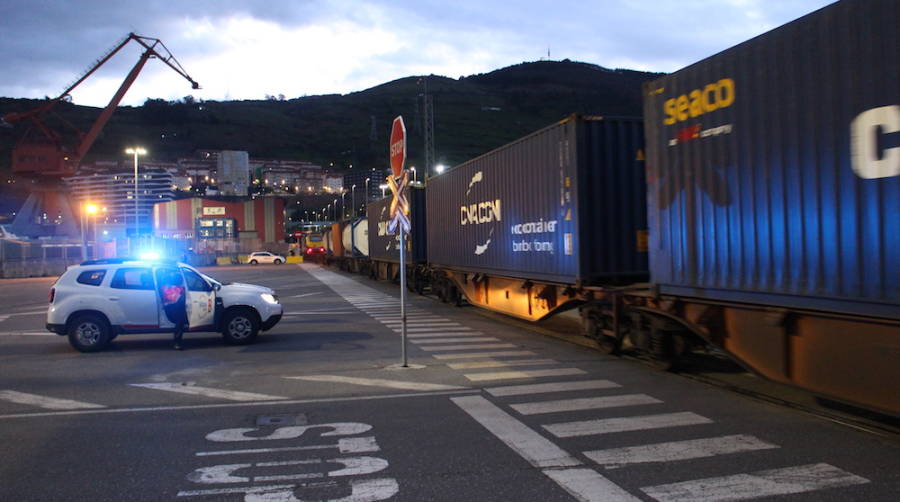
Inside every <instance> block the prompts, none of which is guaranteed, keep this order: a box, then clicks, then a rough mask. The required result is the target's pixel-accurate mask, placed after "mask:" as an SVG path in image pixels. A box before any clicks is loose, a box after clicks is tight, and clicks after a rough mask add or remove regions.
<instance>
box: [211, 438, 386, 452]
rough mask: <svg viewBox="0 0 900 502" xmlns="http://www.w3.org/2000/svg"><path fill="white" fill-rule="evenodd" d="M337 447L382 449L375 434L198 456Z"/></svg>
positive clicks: (356, 449) (353, 449) (345, 449)
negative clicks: (317, 442)
mask: <svg viewBox="0 0 900 502" xmlns="http://www.w3.org/2000/svg"><path fill="white" fill-rule="evenodd" d="M330 448H337V449H338V451H340V452H341V453H375V452H377V451H381V448H380V447H379V446H378V443H376V442H375V436H365V437H359V438H341V439H338V444H336V445H335V444H323V445H312V446H285V447H281V448H248V449H244V450H221V451H200V452H197V453H196V454H195V455H197V456H198V457H211V456H215V455H243V454H245V453H280V452H285V451H307V450H327V449H330Z"/></svg>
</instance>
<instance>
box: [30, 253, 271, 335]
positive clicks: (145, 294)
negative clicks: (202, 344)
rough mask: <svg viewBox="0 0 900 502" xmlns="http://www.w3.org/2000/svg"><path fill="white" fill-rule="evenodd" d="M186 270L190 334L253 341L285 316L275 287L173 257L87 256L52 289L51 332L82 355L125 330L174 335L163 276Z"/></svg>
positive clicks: (127, 331) (48, 327)
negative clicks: (215, 273)
mask: <svg viewBox="0 0 900 502" xmlns="http://www.w3.org/2000/svg"><path fill="white" fill-rule="evenodd" d="M173 272H174V273H175V274H180V275H181V277H182V278H183V280H184V282H183V285H184V286H185V291H186V303H187V305H186V307H187V314H188V316H187V317H188V326H187V328H186V330H185V331H188V332H200V331H206V332H216V331H218V332H221V333H222V336H223V337H224V338H225V340H226V341H227V342H228V343H232V344H238V345H242V344H247V343H250V342H252V341H253V340H254V339H255V338H256V336H257V334H258V333H259V332H260V331H268V330H270V329H272V328H273V327H274V326H275V325H276V324H278V321H280V320H281V316H282V314H283V307H282V305H281V303H280V302H279V301H278V297H277V296H276V295H275V292H274V291H273V290H272V289H269V288H266V287H263V286H254V285H252V284H232V283H222V282H219V281H217V280H215V279H213V278H212V277H209V276H208V275H205V274H203V273H201V272H200V271H198V270H197V269H195V268H193V267H191V266H189V265H186V264H184V263H178V262H174V261H148V260H132V259H120V258H116V259H106V260H89V261H86V262H84V263H82V264H80V265H73V266H71V267H69V268H68V270H66V271H65V273H63V275H61V276H60V277H59V279H57V280H56V282H55V283H54V284H53V287H51V288H50V295H49V300H50V307H49V309H48V310H47V330H49V331H52V332H54V333H56V334H58V335H67V336H68V337H69V343H70V344H72V346H73V347H74V348H76V349H77V350H79V351H81V352H95V351H98V350H102V349H103V348H104V347H105V346H106V345H107V344H108V343H109V342H110V341H111V340H112V339H114V338H115V337H116V336H118V335H120V334H132V333H171V332H173V331H174V328H175V326H174V325H173V324H172V323H171V322H170V321H169V319H168V317H167V316H166V314H165V311H164V310H163V306H162V295H161V292H160V286H161V284H159V280H160V278H161V277H164V276H166V275H167V274H172V273H173Z"/></svg>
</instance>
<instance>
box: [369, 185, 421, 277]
mask: <svg viewBox="0 0 900 502" xmlns="http://www.w3.org/2000/svg"><path fill="white" fill-rule="evenodd" d="M390 205H391V198H390V197H387V198H384V199H380V200H376V201H374V202H370V203H369V205H368V206H367V207H366V211H367V212H366V215H367V217H368V228H369V234H368V237H369V249H368V251H369V257H370V258H371V259H373V260H377V261H385V262H391V263H399V262H400V247H399V246H400V242H399V236H398V235H396V234H389V233H388V230H387V228H388V222H389V221H390V219H391V217H390ZM426 208H427V205H426V201H425V190H424V189H422V188H410V190H409V212H410V226H411V230H410V235H408V236H407V238H408V239H409V240H408V241H407V251H408V253H407V259H406V261H407V263H425V262H426V261H427V260H428V250H427V233H426V229H427V227H426V218H425V211H426Z"/></svg>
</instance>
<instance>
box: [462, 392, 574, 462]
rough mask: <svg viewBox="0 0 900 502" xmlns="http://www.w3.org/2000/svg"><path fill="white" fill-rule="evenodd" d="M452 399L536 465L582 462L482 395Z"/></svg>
mask: <svg viewBox="0 0 900 502" xmlns="http://www.w3.org/2000/svg"><path fill="white" fill-rule="evenodd" d="M450 400H451V401H453V402H454V403H456V405H457V406H459V407H460V408H462V409H463V411H465V412H466V413H468V414H469V415H470V416H471V417H472V418H474V419H475V421H477V422H478V423H480V424H481V425H482V426H484V428H485V429H487V430H489V431H490V432H491V433H492V434H493V435H495V436H497V438H499V439H500V440H501V441H503V442H504V443H506V445H507V446H509V447H510V448H512V449H513V450H514V451H515V452H516V453H518V454H519V455H521V456H522V458H524V459H525V460H527V461H528V462H529V463H530V464H531V465H533V466H535V467H570V466H575V465H581V462H580V461H579V460H578V459H576V458H574V457H572V456H571V455H569V454H568V453H566V452H565V451H564V450H562V449H561V448H560V447H558V446H556V445H555V444H554V443H553V442H551V441H550V440H548V439H547V438H545V437H544V436H541V435H540V434H538V433H537V432H535V431H533V430H531V429H530V428H528V426H526V425H525V424H523V423H522V422H520V421H518V420H516V419H515V418H513V417H512V416H511V415H509V414H507V413H506V412H504V411H503V410H501V409H500V408H498V407H497V406H495V405H494V404H493V403H491V402H490V401H488V400H487V399H485V398H483V397H481V396H465V397H453V398H450Z"/></svg>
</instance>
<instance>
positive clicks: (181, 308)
mask: <svg viewBox="0 0 900 502" xmlns="http://www.w3.org/2000/svg"><path fill="white" fill-rule="evenodd" d="M157 273H158V276H159V279H160V281H159V294H160V297H161V298H162V304H163V310H165V312H166V317H168V318H169V321H171V322H172V324H174V325H175V331H174V332H173V336H174V340H175V344H174V347H175V350H181V336H182V334H184V326H185V324H187V301H186V294H185V289H184V279H183V278H182V277H181V273H179V272H178V271H177V270H167V269H161V270H159V272H157Z"/></svg>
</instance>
